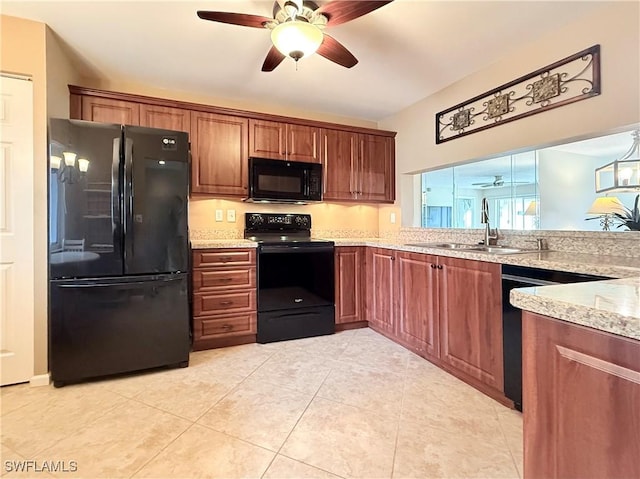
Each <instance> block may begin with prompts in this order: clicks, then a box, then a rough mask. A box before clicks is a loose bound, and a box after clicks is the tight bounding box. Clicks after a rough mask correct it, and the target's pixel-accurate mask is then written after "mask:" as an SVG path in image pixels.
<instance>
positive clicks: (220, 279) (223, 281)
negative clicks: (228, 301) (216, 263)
mask: <svg viewBox="0 0 640 479" xmlns="http://www.w3.org/2000/svg"><path fill="white" fill-rule="evenodd" d="M218 281H220V282H221V283H228V282H229V281H233V278H218Z"/></svg>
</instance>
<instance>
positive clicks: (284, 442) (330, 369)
mask: <svg viewBox="0 0 640 479" xmlns="http://www.w3.org/2000/svg"><path fill="white" fill-rule="evenodd" d="M331 371H333V366H332V367H331V368H329V370H328V371H327V375H326V376H325V377H324V379H323V380H322V383H320V385H319V386H318V389H316V392H315V393H314V394H313V397H312V398H311V399H310V400H309V403H308V404H307V406H306V407H305V408H304V411H302V414H300V417H298V419H297V420H296V423H295V424H294V425H293V427H292V428H291V431H289V434H287V437H285V438H284V441H282V444H280V447H279V448H278V450H277V451H276V454H275V456H273V459H272V460H271V462H270V463H269V466H267V468H266V469H265V470H264V472H263V473H262V475H261V476H260V479H263V478H264V475H265V474H266V473H267V471H268V470H269V468H270V467H271V465H272V464H273V461H275V459H276V457H278V455H279V454H280V451H282V448H283V447H284V445H285V444H286V443H287V441H288V440H289V438H290V437H291V434H293V431H294V430H295V429H296V427H298V424H299V423H300V421H301V420H302V418H303V417H304V415H305V414H306V412H307V410H308V409H309V406H311V403H313V401H314V400H315V398H316V397H317V396H318V392H320V389H321V388H322V386H323V385H324V383H325V382H326V380H327V378H328V377H329V374H331ZM282 455H283V456H285V455H284V454H282ZM285 457H288V458H289V459H291V460H294V461H298V460H297V459H293V458H291V457H289V456H285ZM298 462H300V463H302V464H306V465H307V466H311V467H316V466H312V465H311V464H307V463H306V462H303V461H298ZM316 469H320V470H323V471H324V469H321V468H319V467H316ZM325 472H329V473H330V474H333V473H332V472H330V471H325ZM334 475H335V476H337V474H334Z"/></svg>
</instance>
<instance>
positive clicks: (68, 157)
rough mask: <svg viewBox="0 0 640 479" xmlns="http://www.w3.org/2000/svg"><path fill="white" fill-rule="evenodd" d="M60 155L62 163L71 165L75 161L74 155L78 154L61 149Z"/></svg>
mask: <svg viewBox="0 0 640 479" xmlns="http://www.w3.org/2000/svg"><path fill="white" fill-rule="evenodd" d="M62 156H63V161H62V163H63V165H66V166H73V163H74V162H75V161H76V156H78V155H76V154H75V153H73V152H71V151H63V152H62Z"/></svg>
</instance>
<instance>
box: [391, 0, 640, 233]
mask: <svg viewBox="0 0 640 479" xmlns="http://www.w3.org/2000/svg"><path fill="white" fill-rule="evenodd" d="M576 14H579V11H578V7H577V11H576ZM639 19H640V3H638V2H616V3H611V4H610V5H606V6H604V7H603V8H602V9H599V10H598V11H596V13H595V14H589V15H587V16H584V17H578V18H577V19H576V21H575V22H573V23H571V24H568V25H566V26H565V27H564V28H562V29H560V30H558V31H556V32H553V33H552V34H549V35H547V36H545V37H542V38H540V39H539V40H537V41H536V42H534V43H531V44H529V45H528V46H527V47H526V48H522V49H520V50H519V51H518V52H517V53H516V54H513V55H509V56H507V57H505V58H503V59H502V60H501V61H499V62H497V63H495V64H493V65H491V66H490V67H489V68H486V69H484V70H481V71H479V72H477V73H474V74H472V75H470V76H468V77H466V78H464V79H462V80H460V81H459V82H457V83H455V84H453V85H451V86H449V87H447V88H445V89H443V90H441V91H440V92H438V93H436V94H434V95H431V96H429V97H427V98H425V99H423V100H421V101H420V102H418V103H416V104H414V105H412V106H411V107H409V108H406V109H405V110H402V111H401V112H399V113H397V114H396V115H393V116H392V117H390V118H387V119H385V120H383V121H381V122H380V124H379V126H380V128H383V129H388V130H396V131H398V136H397V137H396V171H397V175H396V177H397V183H398V184H397V191H398V195H397V196H398V199H397V203H398V202H399V204H400V206H401V208H402V213H403V218H402V224H403V225H406V226H410V225H411V224H412V220H413V218H414V217H415V216H417V215H415V213H416V212H415V211H414V199H415V198H417V194H414V192H415V191H416V182H415V181H414V177H413V176H409V175H407V173H414V172H417V171H422V170H426V169H430V168H433V167H436V166H440V165H446V164H453V163H459V162H464V161H468V160H471V159H476V158H482V157H490V156H494V155H497V154H499V153H503V152H509V151H514V150H518V149H524V148H530V147H532V146H536V145H546V144H551V143H556V142H560V141H561V140H565V139H569V138H579V137H585V136H589V135H594V134H596V133H601V132H606V131H610V130H612V129H615V128H617V127H621V126H627V125H631V124H634V123H637V122H638V121H640V20H639ZM506 41H508V40H506ZM594 44H600V45H601V77H602V93H601V95H599V96H596V97H593V98H589V99H586V100H583V101H579V102H576V103H572V104H570V105H566V106H562V107H559V108H557V109H554V110H549V111H546V112H542V113H540V114H537V115H533V116H531V117H528V118H522V119H519V120H515V121H513V122H511V123H506V124H504V125H499V126H497V127H495V128H491V129H489V130H486V131H482V132H478V133H474V134H471V135H469V136H466V137H463V138H458V139H455V140H452V141H449V142H446V143H443V144H440V145H436V144H435V140H434V131H435V114H436V113H437V112H439V111H442V110H444V109H446V108H449V107H451V106H453V105H455V104H457V103H459V102H461V101H465V100H467V99H469V98H472V97H474V96H476V95H478V94H481V93H482V92H485V91H488V90H491V89H492V88H495V87H496V86H498V85H501V84H503V83H506V82H509V81H511V80H514V79H516V78H518V77H520V76H521V75H525V74H527V73H530V72H532V71H534V70H536V69H538V68H541V67H543V66H545V65H548V64H551V63H553V62H555V61H557V60H560V59H562V58H564V57H567V56H569V55H571V54H573V53H576V52H578V51H580V50H583V49H585V48H588V47H590V46H592V45H594ZM381 222H382V218H381Z"/></svg>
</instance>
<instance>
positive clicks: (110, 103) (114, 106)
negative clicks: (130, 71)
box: [82, 96, 140, 126]
mask: <svg viewBox="0 0 640 479" xmlns="http://www.w3.org/2000/svg"><path fill="white" fill-rule="evenodd" d="M82 119H83V120H88V121H98V122H100V123H119V124H121V125H134V126H137V125H140V105H139V104H138V103H134V102H130V101H122V100H109V99H107V98H97V97H93V96H83V97H82Z"/></svg>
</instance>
